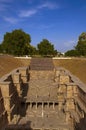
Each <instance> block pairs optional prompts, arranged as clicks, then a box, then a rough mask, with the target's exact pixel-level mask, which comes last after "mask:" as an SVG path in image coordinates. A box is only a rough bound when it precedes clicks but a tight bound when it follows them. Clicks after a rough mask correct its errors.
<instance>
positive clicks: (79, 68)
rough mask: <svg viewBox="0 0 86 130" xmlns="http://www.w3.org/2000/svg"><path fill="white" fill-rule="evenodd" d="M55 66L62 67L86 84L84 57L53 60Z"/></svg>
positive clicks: (85, 60)
mask: <svg viewBox="0 0 86 130" xmlns="http://www.w3.org/2000/svg"><path fill="white" fill-rule="evenodd" d="M53 61H54V65H55V66H56V67H58V66H59V67H64V68H66V69H67V70H69V71H70V72H71V73H72V74H73V75H75V76H77V77H78V78H79V79H80V80H81V81H82V82H84V83H85V84H86V59H84V58H83V59H81V58H80V59H79V58H78V59H59V60H53Z"/></svg>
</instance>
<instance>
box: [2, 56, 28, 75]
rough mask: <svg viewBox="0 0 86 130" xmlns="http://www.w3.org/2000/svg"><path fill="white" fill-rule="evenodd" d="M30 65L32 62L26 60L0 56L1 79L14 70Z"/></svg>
mask: <svg viewBox="0 0 86 130" xmlns="http://www.w3.org/2000/svg"><path fill="white" fill-rule="evenodd" d="M29 63H30V60H26V59H23V60H21V59H16V58H14V57H12V56H6V55H2V56H0V77H2V76H3V75H5V74H7V73H9V72H10V71H12V70H13V69H16V68H18V67H22V66H28V65H29Z"/></svg>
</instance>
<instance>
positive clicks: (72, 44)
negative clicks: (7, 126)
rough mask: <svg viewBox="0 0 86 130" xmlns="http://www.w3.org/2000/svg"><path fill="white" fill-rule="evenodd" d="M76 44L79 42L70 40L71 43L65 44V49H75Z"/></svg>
mask: <svg viewBox="0 0 86 130" xmlns="http://www.w3.org/2000/svg"><path fill="white" fill-rule="evenodd" d="M76 43H77V41H75V40H70V41H67V42H64V46H65V47H73V46H74V45H75V44H76Z"/></svg>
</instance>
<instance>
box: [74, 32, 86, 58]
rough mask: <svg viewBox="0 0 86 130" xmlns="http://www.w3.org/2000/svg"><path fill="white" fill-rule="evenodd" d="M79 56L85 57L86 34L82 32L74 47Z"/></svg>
mask: <svg viewBox="0 0 86 130" xmlns="http://www.w3.org/2000/svg"><path fill="white" fill-rule="evenodd" d="M75 49H76V50H77V51H78V53H79V55H81V56H86V32H83V33H82V34H81V35H80V36H79V39H78V43H77V45H76V47H75Z"/></svg>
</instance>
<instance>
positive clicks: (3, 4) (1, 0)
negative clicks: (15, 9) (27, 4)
mask: <svg viewBox="0 0 86 130" xmlns="http://www.w3.org/2000/svg"><path fill="white" fill-rule="evenodd" d="M12 1H13V0H0V11H5V10H7V8H9V3H11V2H12Z"/></svg>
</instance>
